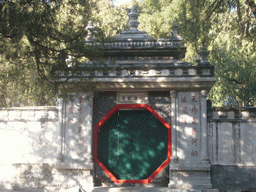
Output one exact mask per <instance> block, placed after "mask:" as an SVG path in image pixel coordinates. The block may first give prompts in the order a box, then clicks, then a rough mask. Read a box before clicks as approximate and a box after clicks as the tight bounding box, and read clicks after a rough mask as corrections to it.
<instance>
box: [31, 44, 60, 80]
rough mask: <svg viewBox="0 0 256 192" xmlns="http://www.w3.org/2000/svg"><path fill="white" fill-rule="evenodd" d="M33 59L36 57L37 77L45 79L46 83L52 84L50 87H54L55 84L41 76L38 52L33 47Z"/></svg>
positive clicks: (43, 75)
mask: <svg viewBox="0 0 256 192" xmlns="http://www.w3.org/2000/svg"><path fill="white" fill-rule="evenodd" d="M35 50H36V51H35V57H36V67H37V72H38V74H39V76H40V77H41V78H43V79H45V80H46V81H47V82H48V83H50V84H52V85H55V83H53V82H51V81H50V80H49V79H48V78H47V77H46V76H45V74H43V72H42V70H41V69H40V66H39V64H40V59H39V56H38V50H37V47H36V46H35Z"/></svg>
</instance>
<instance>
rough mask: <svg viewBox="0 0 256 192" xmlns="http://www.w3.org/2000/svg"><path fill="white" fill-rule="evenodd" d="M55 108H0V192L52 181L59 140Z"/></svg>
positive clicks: (38, 186) (36, 187)
mask: <svg viewBox="0 0 256 192" xmlns="http://www.w3.org/2000/svg"><path fill="white" fill-rule="evenodd" d="M58 127H59V124H58V108H57V107H22V108H8V109H7V108H4V109H1V111H0V154H1V159H0V170H1V171H0V191H1V190H3V191H6V190H8V189H17V190H18V189H21V188H22V189H27V188H35V189H37V191H40V190H41V188H42V186H44V185H47V184H48V183H49V182H51V180H52V174H53V173H52V166H53V164H54V162H55V161H56V159H57V153H58V147H59V144H58V140H59V133H58V131H59V128H58Z"/></svg>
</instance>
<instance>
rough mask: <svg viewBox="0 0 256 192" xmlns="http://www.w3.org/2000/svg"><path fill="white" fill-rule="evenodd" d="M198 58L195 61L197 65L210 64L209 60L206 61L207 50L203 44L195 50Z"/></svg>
mask: <svg viewBox="0 0 256 192" xmlns="http://www.w3.org/2000/svg"><path fill="white" fill-rule="evenodd" d="M197 54H198V56H199V58H198V59H197V60H196V62H197V63H198V64H199V65H210V62H209V61H208V59H207V57H208V55H209V51H208V50H207V48H205V46H202V48H201V49H200V50H199V51H198V52H197Z"/></svg>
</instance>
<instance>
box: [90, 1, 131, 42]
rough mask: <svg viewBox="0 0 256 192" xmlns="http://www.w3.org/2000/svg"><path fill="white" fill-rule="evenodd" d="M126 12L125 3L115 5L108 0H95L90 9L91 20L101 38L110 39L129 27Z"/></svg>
mask: <svg viewBox="0 0 256 192" xmlns="http://www.w3.org/2000/svg"><path fill="white" fill-rule="evenodd" d="M127 14H128V8H127V5H122V6H118V7H115V6H114V5H113V3H112V2H111V1H109V0H97V1H96V4H95V7H94V8H93V9H92V15H91V20H92V21H93V22H94V26H96V27H97V28H98V29H99V30H98V31H99V32H101V37H102V38H103V40H105V41H111V39H112V38H113V37H115V36H116V35H118V34H119V33H120V32H121V31H123V30H127V29H128V28H129V26H128V15H127Z"/></svg>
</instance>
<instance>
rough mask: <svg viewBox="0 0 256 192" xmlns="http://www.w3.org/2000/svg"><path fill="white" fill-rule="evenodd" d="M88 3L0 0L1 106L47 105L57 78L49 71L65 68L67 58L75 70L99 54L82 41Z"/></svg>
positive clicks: (92, 4)
mask: <svg viewBox="0 0 256 192" xmlns="http://www.w3.org/2000/svg"><path fill="white" fill-rule="evenodd" d="M92 6H94V3H93V2H92V1H88V0H79V1H78V0H74V1H67V0H53V1H44V0H43V1H42V0H32V1H25V0H16V1H1V2H0V10H1V11H0V18H1V22H0V63H1V71H0V76H1V81H0V90H1V92H0V99H1V102H0V105H1V106H5V107H8V106H20V105H46V104H50V105H51V104H53V103H54V102H53V101H54V97H56V91H57V87H58V85H59V83H60V82H57V81H56V82H54V79H51V77H52V75H53V74H52V73H51V72H52V69H53V68H55V69H62V70H64V69H66V68H67V66H66V63H65V60H66V59H67V58H68V56H72V64H73V67H72V70H73V72H75V71H76V70H77V68H78V66H79V64H80V63H81V62H84V61H86V60H88V59H90V60H95V59H96V58H99V57H100V56H101V52H100V50H99V49H97V47H93V46H90V45H87V44H85V42H84V38H85V37H86V35H87V30H85V26H86V25H87V23H88V19H89V17H90V11H91V8H92ZM69 70H70V69H69ZM66 82H68V78H67V80H66ZM62 87H64V86H62Z"/></svg>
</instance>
